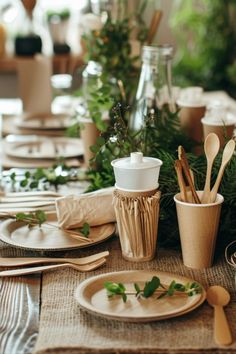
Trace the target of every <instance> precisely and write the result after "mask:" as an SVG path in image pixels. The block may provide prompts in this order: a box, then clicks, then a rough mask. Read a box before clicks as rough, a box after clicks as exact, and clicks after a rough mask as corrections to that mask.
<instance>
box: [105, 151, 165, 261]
mask: <svg viewBox="0 0 236 354" xmlns="http://www.w3.org/2000/svg"><path fill="white" fill-rule="evenodd" d="M161 165H162V161H161V160H159V159H155V158H151V157H143V154H142V153H141V152H134V153H131V156H130V157H127V158H122V159H117V160H114V161H112V166H113V168H114V172H115V179H116V190H115V191H114V197H113V205H114V209H115V214H116V220H117V226H118V231H119V236H120V242H121V248H122V254H123V257H124V258H125V259H127V260H130V261H134V262H139V261H148V260H151V259H153V258H154V256H155V253H156V242H157V230H158V217H159V202H160V192H159V191H158V190H157V188H158V178H159V173H160V167H161Z"/></svg>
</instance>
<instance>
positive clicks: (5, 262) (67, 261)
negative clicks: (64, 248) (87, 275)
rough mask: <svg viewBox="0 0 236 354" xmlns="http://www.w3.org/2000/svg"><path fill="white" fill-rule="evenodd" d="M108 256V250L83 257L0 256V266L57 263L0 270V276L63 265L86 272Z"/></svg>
mask: <svg viewBox="0 0 236 354" xmlns="http://www.w3.org/2000/svg"><path fill="white" fill-rule="evenodd" d="M108 256H109V252H108V251H105V252H100V253H97V254H94V255H91V256H87V257H83V258H43V257H40V258H36V257H35V258H0V266H2V267H3V266H4V267H15V266H24V265H29V264H32V265H34V264H40V263H42V264H45V263H57V264H53V265H48V266H45V265H42V266H39V267H29V268H20V269H12V270H4V271H1V272H0V277H8V276H17V275H26V274H33V273H39V272H43V271H47V270H55V269H60V268H64V267H71V268H73V269H76V270H78V271H81V272H88V271H90V270H94V269H96V268H98V267H100V266H101V265H103V264H104V263H105V262H106V257H108ZM58 263H60V264H58Z"/></svg>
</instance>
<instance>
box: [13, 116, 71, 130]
mask: <svg viewBox="0 0 236 354" xmlns="http://www.w3.org/2000/svg"><path fill="white" fill-rule="evenodd" d="M71 124H72V123H71V117H70V115H68V114H63V113H57V114H52V113H47V114H40V115H39V114H24V115H22V116H20V117H16V118H15V125H16V126H17V127H18V128H23V129H41V130H50V129H60V130H61V129H66V128H68V127H69V126H71Z"/></svg>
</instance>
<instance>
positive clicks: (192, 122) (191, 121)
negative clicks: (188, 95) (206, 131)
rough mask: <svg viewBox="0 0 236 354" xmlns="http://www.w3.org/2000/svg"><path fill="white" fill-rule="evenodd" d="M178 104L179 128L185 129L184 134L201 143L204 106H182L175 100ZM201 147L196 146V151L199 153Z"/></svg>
mask: <svg viewBox="0 0 236 354" xmlns="http://www.w3.org/2000/svg"><path fill="white" fill-rule="evenodd" d="M177 104H178V105H179V106H180V108H181V109H180V112H179V118H180V125H181V128H182V129H183V130H184V131H185V133H186V135H187V136H188V137H189V138H191V139H192V140H194V141H196V142H197V143H202V140H203V128H202V123H201V119H202V118H203V117H204V115H205V112H206V106H205V105H201V106H196V107H194V106H192V107H191V106H187V105H186V106H184V105H181V103H180V102H178V101H177ZM201 150H202V149H201V147H197V148H196V151H195V152H196V153H197V154H199V153H201Z"/></svg>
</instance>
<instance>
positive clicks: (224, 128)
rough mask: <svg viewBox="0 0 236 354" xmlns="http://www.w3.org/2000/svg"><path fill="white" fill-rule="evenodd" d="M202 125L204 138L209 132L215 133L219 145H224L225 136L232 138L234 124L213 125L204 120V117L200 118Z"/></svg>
mask: <svg viewBox="0 0 236 354" xmlns="http://www.w3.org/2000/svg"><path fill="white" fill-rule="evenodd" d="M202 125H203V135H204V139H206V137H207V135H208V134H210V133H215V134H216V135H217V136H218V138H219V140H220V147H224V145H225V142H226V141H225V138H230V139H231V138H232V136H233V132H234V128H235V124H234V123H233V124H225V125H222V124H221V125H220V124H219V125H214V124H209V123H207V122H206V120H205V119H202Z"/></svg>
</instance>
